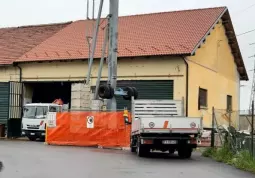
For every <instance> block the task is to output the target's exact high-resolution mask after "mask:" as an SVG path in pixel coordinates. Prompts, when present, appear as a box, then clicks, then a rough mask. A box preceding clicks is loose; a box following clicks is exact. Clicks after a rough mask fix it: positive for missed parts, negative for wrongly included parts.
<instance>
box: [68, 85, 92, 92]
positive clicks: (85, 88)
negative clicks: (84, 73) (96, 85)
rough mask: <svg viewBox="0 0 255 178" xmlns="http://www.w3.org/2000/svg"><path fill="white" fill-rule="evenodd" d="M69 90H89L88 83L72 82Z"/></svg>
mask: <svg viewBox="0 0 255 178" xmlns="http://www.w3.org/2000/svg"><path fill="white" fill-rule="evenodd" d="M71 91H83V92H87V91H91V87H90V85H85V84H84V83H73V84H72V87H71Z"/></svg>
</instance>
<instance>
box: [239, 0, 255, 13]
mask: <svg viewBox="0 0 255 178" xmlns="http://www.w3.org/2000/svg"><path fill="white" fill-rule="evenodd" d="M254 6H255V3H254V4H252V5H250V6H248V7H247V8H245V9H243V10H240V11H239V12H237V13H235V14H234V15H240V14H241V13H243V12H246V11H247V10H248V9H250V8H252V7H254Z"/></svg>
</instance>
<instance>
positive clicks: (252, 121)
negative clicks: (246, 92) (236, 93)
mask: <svg viewBox="0 0 255 178" xmlns="http://www.w3.org/2000/svg"><path fill="white" fill-rule="evenodd" d="M251 108H252V111H251V112H252V115H251V154H252V157H254V133H253V132H254V100H252V107H251Z"/></svg>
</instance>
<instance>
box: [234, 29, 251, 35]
mask: <svg viewBox="0 0 255 178" xmlns="http://www.w3.org/2000/svg"><path fill="white" fill-rule="evenodd" d="M254 31H255V29H253V30H250V31H246V32H243V33H240V34H238V35H236V36H242V35H245V34H247V33H251V32H254Z"/></svg>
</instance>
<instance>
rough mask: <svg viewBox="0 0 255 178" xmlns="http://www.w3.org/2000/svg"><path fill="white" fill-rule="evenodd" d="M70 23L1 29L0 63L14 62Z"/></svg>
mask: <svg viewBox="0 0 255 178" xmlns="http://www.w3.org/2000/svg"><path fill="white" fill-rule="evenodd" d="M68 24H70V23H62V24H50V25H37V26H24V27H16V28H2V29H0V65H5V64H12V63H13V62H14V61H15V60H16V59H17V58H19V57H21V56H22V55H23V54H25V53H26V52H28V51H30V50H31V49H33V48H34V47H35V46H37V45H39V44H40V43H42V42H43V41H44V40H46V39H47V38H49V37H51V36H52V35H54V34H55V33H56V32H58V31H59V30H60V29H62V28H64V27H65V26H66V25H68Z"/></svg>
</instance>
